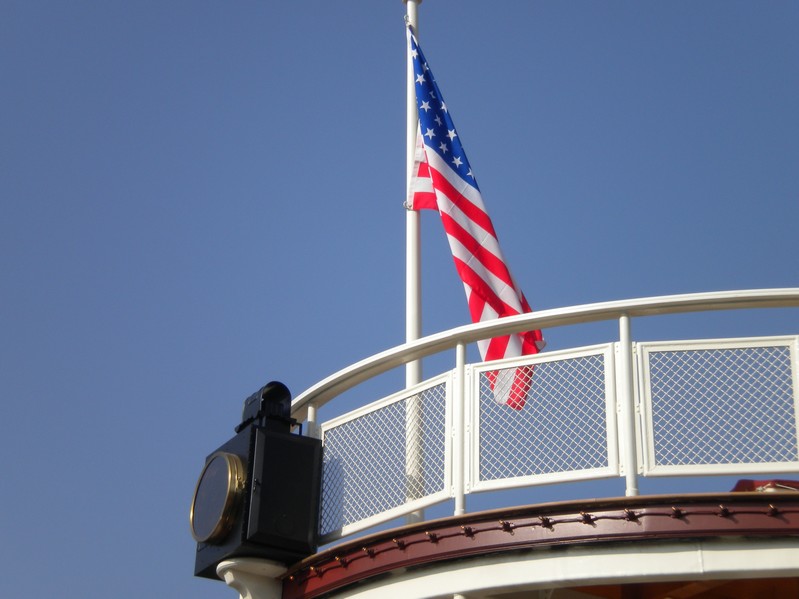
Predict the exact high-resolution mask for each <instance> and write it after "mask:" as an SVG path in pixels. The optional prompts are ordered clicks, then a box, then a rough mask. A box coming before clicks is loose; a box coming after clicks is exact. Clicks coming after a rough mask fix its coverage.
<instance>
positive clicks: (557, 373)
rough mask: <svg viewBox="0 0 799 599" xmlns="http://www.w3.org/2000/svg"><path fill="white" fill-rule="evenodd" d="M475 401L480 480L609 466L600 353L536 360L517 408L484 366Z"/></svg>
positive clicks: (603, 361)
mask: <svg viewBox="0 0 799 599" xmlns="http://www.w3.org/2000/svg"><path fill="white" fill-rule="evenodd" d="M500 378H502V377H500ZM479 402H480V403H479V405H480V431H479V436H480V439H479V443H480V459H479V463H480V469H479V478H480V480H481V481H488V480H497V479H504V478H512V477H518V476H532V475H541V474H550V473H556V472H568V471H575V470H587V469H594V468H602V467H607V466H608V461H609V458H608V439H607V422H606V420H607V418H606V408H605V405H606V403H605V359H604V355H603V354H598V355H590V356H583V357H578V358H570V359H565V360H559V361H554V362H545V363H542V364H537V365H536V366H535V367H534V370H533V377H532V385H531V388H530V392H529V393H528V396H527V403H526V404H525V406H524V407H523V408H522V409H521V410H515V409H513V408H511V407H509V406H507V405H505V404H498V403H497V402H496V401H495V400H494V394H493V392H492V391H491V387H490V377H489V376H488V373H486V372H483V373H481V374H480V399H479Z"/></svg>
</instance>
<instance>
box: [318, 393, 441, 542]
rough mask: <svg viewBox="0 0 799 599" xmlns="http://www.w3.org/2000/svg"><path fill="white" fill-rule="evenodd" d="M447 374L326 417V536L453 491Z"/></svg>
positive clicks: (366, 524)
mask: <svg viewBox="0 0 799 599" xmlns="http://www.w3.org/2000/svg"><path fill="white" fill-rule="evenodd" d="M447 387H448V382H447V380H440V379H439V380H438V382H435V383H434V384H433V385H431V386H428V387H426V388H421V389H415V390H413V392H411V393H403V394H398V395H395V396H392V397H390V398H387V399H384V400H380V401H378V402H375V403H373V404H371V405H369V406H366V407H365V408H361V409H359V410H356V411H354V412H352V413H351V414H348V415H345V416H342V417H340V418H337V419H335V420H332V421H330V422H329V423H327V424H325V425H324V426H323V427H322V429H323V443H324V454H323V455H324V462H323V470H322V514H321V524H320V528H321V530H320V532H321V534H322V535H323V537H325V538H324V539H323V540H325V541H326V542H327V541H329V540H333V539H335V538H338V537H340V536H343V535H344V534H348V533H350V532H355V531H356V530H361V529H363V528H367V527H369V526H373V525H375V524H377V523H379V522H381V521H385V520H390V519H391V518H394V517H397V516H398V515H401V514H403V513H407V512H409V511H413V510H414V509H419V508H420V507H423V506H424V505H427V504H429V503H434V502H436V501H440V500H441V499H444V498H447V497H449V484H448V483H449V480H448V471H447V468H446V464H447V459H446V458H447V414H446V397H447Z"/></svg>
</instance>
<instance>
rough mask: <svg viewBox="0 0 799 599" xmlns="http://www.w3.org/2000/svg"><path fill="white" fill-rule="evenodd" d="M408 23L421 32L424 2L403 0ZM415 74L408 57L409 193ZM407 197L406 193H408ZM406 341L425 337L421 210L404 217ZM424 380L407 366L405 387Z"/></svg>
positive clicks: (418, 367) (414, 368) (419, 368)
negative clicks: (419, 23) (420, 21)
mask: <svg viewBox="0 0 799 599" xmlns="http://www.w3.org/2000/svg"><path fill="white" fill-rule="evenodd" d="M404 1H405V6H406V11H407V19H408V23H410V25H411V27H413V29H414V31H418V21H419V14H418V11H419V4H421V3H422V0H404ZM414 80H415V79H414V75H413V58H411V55H410V52H408V57H407V87H406V90H407V98H406V99H407V101H406V110H407V115H406V123H407V129H406V138H405V140H406V152H407V153H406V165H407V170H406V172H407V184H406V185H407V188H406V191H408V192H409V191H410V184H411V178H412V176H413V160H414V154H415V152H416V129H417V127H418V126H419V125H418V123H419V117H418V115H417V112H416V110H417V109H416V89H415V83H414ZM406 197H407V194H406ZM405 219H406V220H405V341H406V342H411V341H415V340H417V339H419V337H421V335H422V293H421V289H422V285H421V243H420V215H419V211H418V210H406V215H405ZM421 380H422V365H421V362H420V361H418V360H417V361H414V362H409V363H408V364H407V365H406V367H405V385H406V386H407V387H410V386H413V385H415V384H417V383H419V382H421Z"/></svg>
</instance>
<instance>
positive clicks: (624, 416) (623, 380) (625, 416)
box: [618, 314, 638, 497]
mask: <svg viewBox="0 0 799 599" xmlns="http://www.w3.org/2000/svg"><path fill="white" fill-rule="evenodd" d="M633 368H634V364H633V342H632V335H631V333H630V317H629V316H628V315H627V314H623V315H622V316H621V317H620V318H619V369H618V372H619V384H618V394H619V404H620V414H619V416H620V420H619V427H620V429H621V433H622V434H621V439H622V443H623V446H622V460H623V461H624V462H623V463H624V476H625V479H626V490H625V495H627V496H628V497H631V496H634V495H638V453H637V452H636V449H635V393H634V389H633Z"/></svg>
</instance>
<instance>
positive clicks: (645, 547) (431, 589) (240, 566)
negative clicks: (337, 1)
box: [218, 289, 799, 599]
mask: <svg viewBox="0 0 799 599" xmlns="http://www.w3.org/2000/svg"><path fill="white" fill-rule="evenodd" d="M796 307H799V289H769V290H751V291H732V292H718V293H702V294H690V295H676V296H664V297H653V298H644V299H636V300H625V301H615V302H604V303H598V304H589V305H582V306H574V307H570V308H559V309H553V310H542V311H539V312H535V313H532V314H524V315H520V316H517V317H512V318H505V319H502V320H497V321H493V322H484V323H479V324H474V325H468V326H463V327H458V328H456V329H452V330H450V331H445V332H443V333H439V334H436V335H432V336H429V337H425V338H422V339H418V340H413V341H410V342H408V343H406V344H404V345H402V346H399V347H396V348H393V349H390V350H387V351H385V352H382V353H379V354H377V355H375V356H372V357H370V358H367V359H364V360H362V361H360V362H358V363H357V364H354V365H352V366H350V367H347V368H345V369H343V370H341V371H340V372H338V373H336V374H334V375H332V376H330V377H328V378H326V379H325V380H323V381H321V382H319V383H318V384H316V385H314V386H313V387H311V388H310V389H308V390H307V391H305V392H304V393H301V394H300V395H299V396H298V397H297V398H296V399H295V401H294V402H293V405H292V412H293V416H294V417H295V418H297V419H298V420H300V421H305V422H306V423H307V424H306V427H307V430H310V431H312V433H313V434H314V435H318V436H320V437H321V438H322V439H323V442H324V447H325V466H324V475H323V497H322V503H323V507H322V531H321V532H322V534H323V541H324V542H325V543H334V544H335V543H344V544H346V543H347V541H348V540H350V539H352V538H353V535H358V534H364V532H365V531H366V530H367V529H369V528H372V527H375V526H380V525H385V523H388V522H391V521H395V519H396V518H397V517H401V516H403V515H407V514H409V513H416V514H422V513H423V512H421V511H420V510H423V509H424V508H427V507H429V506H433V505H436V504H439V503H441V502H445V501H452V503H453V504H454V511H453V513H454V515H455V516H462V515H464V514H465V513H466V498H467V497H468V495H469V494H471V493H475V492H491V491H495V490H506V489H512V488H522V487H529V486H534V485H542V484H548V485H549V484H557V483H563V482H571V481H578V480H588V479H598V478H612V477H623V478H624V481H625V483H624V487H623V493H624V494H625V495H627V496H628V497H631V498H634V497H635V496H636V495H638V493H639V488H638V487H639V485H638V482H639V478H640V477H654V476H686V475H710V474H727V475H736V476H737V475H758V476H760V478H763V475H765V476H768V475H769V474H771V475H774V474H776V473H795V472H799V441H798V439H799V336H797V333H799V319H797V318H796V316H797V315H799V313H797V312H794V311H790V314H791V319H790V320H786V322H785V331H784V332H785V333H786V334H785V335H781V336H777V337H756V338H747V339H740V338H737V337H733V338H725V339H712V340H707V339H697V340H690V341H668V342H663V341H657V342H636V341H634V340H633V338H632V333H631V321H632V320H635V319H638V318H645V317H649V316H657V315H664V314H678V313H687V312H705V311H717V310H730V309H746V310H757V309H764V308H796ZM606 320H615V321H617V322H618V330H619V334H618V338H617V339H616V340H613V341H611V342H608V343H604V344H599V345H591V346H588V347H578V348H574V349H566V350H559V351H552V352H543V353H541V354H538V355H536V356H529V357H526V358H524V359H517V360H513V361H508V362H493V363H490V364H486V363H478V364H467V363H466V355H467V352H466V347H467V345H469V344H472V343H474V342H476V341H477V340H480V339H484V338H490V337H493V336H497V335H505V334H510V333H515V332H521V331H525V330H531V329H542V330H546V331H551V330H552V329H553V328H556V327H560V326H566V325H575V324H583V323H592V322H598V321H606ZM732 333H733V334H734V331H732ZM450 350H454V353H455V364H454V368H453V370H451V371H449V372H444V373H441V374H439V375H437V376H435V377H432V378H431V379H429V380H427V381H423V382H420V383H418V384H415V385H413V386H412V387H410V388H409V389H404V390H401V391H398V392H397V393H393V394H389V395H387V396H386V397H382V398H376V399H375V400H374V401H368V402H366V404H365V405H360V406H358V407H356V408H354V409H351V410H350V411H349V412H347V413H345V414H339V415H335V416H334V417H332V418H330V419H329V420H327V421H322V420H320V417H319V414H320V411H321V410H323V409H326V408H329V407H330V406H332V405H333V404H334V403H335V401H339V399H338V398H341V397H342V395H343V394H345V392H347V391H349V390H351V389H353V388H355V387H356V386H358V385H359V384H361V383H363V382H365V381H367V380H369V379H371V378H373V377H375V376H377V375H380V374H382V373H384V372H387V371H389V370H391V369H394V368H398V367H402V366H404V365H405V364H408V363H415V362H418V361H420V360H422V359H423V358H426V357H428V356H432V355H434V354H438V353H441V352H446V351H450ZM520 366H533V367H534V369H535V370H534V375H533V389H532V390H531V394H530V398H529V399H528V404H527V405H526V406H525V408H524V409H523V410H520V411H518V412H517V411H515V410H511V409H510V408H507V406H499V405H497V404H496V403H495V402H494V401H493V398H492V394H491V391H490V389H488V388H487V386H486V384H485V378H486V377H485V373H486V372H488V371H492V370H494V371H495V370H500V369H505V368H508V369H510V368H518V367H520ZM330 402H333V403H330ZM409 412H414V413H415V414H416V416H415V417H414V418H413V419H408V418H406V416H407V414H408V413H409ZM541 422H544V423H545V424H544V425H542V426H546V428H545V429H541V430H538V431H537V430H535V428H534V427H535V426H537V425H538V424H539V423H541ZM409 423H411V424H409ZM409 426H414V427H419V428H418V429H417V430H413V431H411V430H408V428H407V427H409ZM497 431H501V432H502V435H503V436H502V443H501V444H500V443H497V442H496V441H495V439H496V433H497ZM548 437H549V438H553V437H554V438H556V441H555V442H553V443H551V444H549V445H547V443H546V442H545V439H546V438H548ZM408 438H414V439H417V442H415V444H413V445H409V444H407V443H406V440H407V439H408ZM409 464H411V465H412V466H409ZM587 506H588V508H590V507H591V504H590V503H588V504H587ZM588 508H587V509H588ZM786 513H787V512H786ZM722 516H724V514H722ZM432 524H433V523H431V525H432ZM396 530H397V531H398V534H402V533H403V531H402V528H399V529H396ZM690 536H691V535H690V534H689V535H688V537H690ZM334 547H335V545H334ZM329 551H330V550H328V552H329ZM364 551H366V549H364ZM309 559H312V558H309ZM328 561H330V560H328ZM309 567H310V568H311V571H312V572H313V571H314V568H313V567H311V566H309ZM306 570H307V568H306ZM218 572H219V574H220V577H222V578H223V579H224V580H225V581H226V582H227V583H228V584H229V585H230V586H231V587H233V588H234V589H236V590H237V591H238V592H239V593H240V594H241V596H242V597H243V598H245V599H268V598H274V597H281V596H282V595H281V592H282V591H281V583H280V582H279V580H278V578H279V577H280V576H281V575H283V574H284V572H285V568H284V567H283V566H282V565H279V564H272V563H268V562H264V561H262V560H253V559H247V558H242V559H236V560H231V561H227V562H223V563H222V564H220V566H219V569H218ZM776 578H788V579H791V580H795V579H797V578H799V538H797V537H789V536H786V537H783V536H779V535H775V536H773V537H768V536H759V537H757V538H753V539H732V538H726V537H725V538H723V539H722V538H713V537H712V535H711V536H710V537H707V536H706V537H702V538H689V540H687V541H682V542H678V541H676V540H675V539H673V538H670V539H652V540H647V539H637V540H636V541H635V542H634V543H604V544H596V543H593V544H590V545H584V544H581V543H572V544H570V545H569V546H560V547H557V549H553V548H545V549H534V550H529V551H506V552H498V553H488V554H485V555H482V556H470V557H469V558H468V559H459V560H457V561H454V562H453V561H452V560H447V561H431V562H430V563H429V564H427V565H424V564H423V565H415V566H414V567H413V568H409V569H406V568H398V569H396V570H392V571H391V573H390V574H389V575H385V574H384V575H383V576H381V577H378V578H374V577H373V578H368V579H365V580H363V581H360V582H359V583H358V584H357V585H352V584H349V585H346V586H343V587H341V588H339V589H337V590H334V591H331V592H330V593H326V594H325V595H324V596H336V597H359V598H361V597H363V598H367V597H377V596H378V595H379V596H381V599H383V598H386V597H403V598H405V599H411V598H415V597H419V598H421V597H452V596H463V597H468V598H475V599H477V598H484V597H485V598H487V597H499V596H502V597H505V599H515V598H517V597H549V598H551V599H578V598H586V597H602V596H606V595H602V594H587V591H585V590H579V589H577V588H575V587H585V586H586V585H593V586H595V585H619V584H627V583H642V582H646V583H654V582H656V581H675V580H680V581H690V583H691V584H693V585H695V586H694V587H691V588H692V589H694V590H693V591H690V589H688V587H686V586H683V587H682V590H681V591H680V592H681V593H682V594H676V595H674V597H675V599H676V597H678V596H680V597H688V596H695V597H713V596H714V595H703V594H701V593H704V592H711V591H712V588H713V587H714V586H716V585H718V584H720V583H719V582H718V581H723V580H727V579H764V580H770V579H776ZM703 581H704V583H703ZM708 581H717V582H715V583H713V584H710V583H709V582H708ZM700 583H703V584H704V586H703V585H702V584H700ZM786 584H793V583H792V582H789V583H786ZM797 584H799V583H797ZM790 588H792V587H790ZM797 588H799V587H797ZM689 591H690V592H695V593H694V594H693V595H691V594H689ZM592 592H594V591H592ZM595 592H602V591H595ZM507 593H511V594H507ZM607 596H610V595H607ZM642 596H644V595H642ZM649 596H652V597H654V596H663V597H665V596H669V595H657V594H651V595H646V597H649Z"/></svg>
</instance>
